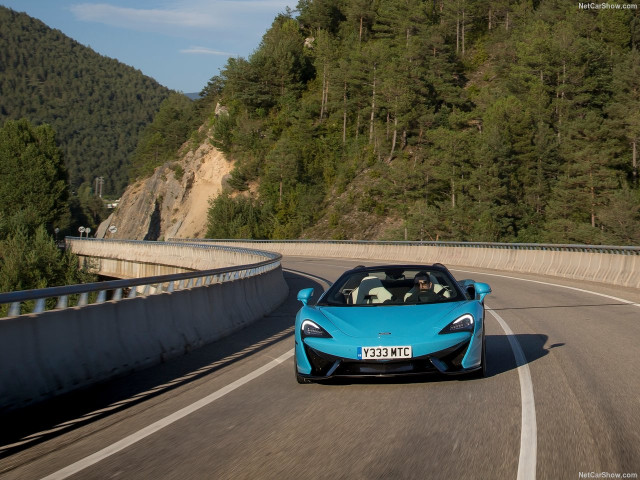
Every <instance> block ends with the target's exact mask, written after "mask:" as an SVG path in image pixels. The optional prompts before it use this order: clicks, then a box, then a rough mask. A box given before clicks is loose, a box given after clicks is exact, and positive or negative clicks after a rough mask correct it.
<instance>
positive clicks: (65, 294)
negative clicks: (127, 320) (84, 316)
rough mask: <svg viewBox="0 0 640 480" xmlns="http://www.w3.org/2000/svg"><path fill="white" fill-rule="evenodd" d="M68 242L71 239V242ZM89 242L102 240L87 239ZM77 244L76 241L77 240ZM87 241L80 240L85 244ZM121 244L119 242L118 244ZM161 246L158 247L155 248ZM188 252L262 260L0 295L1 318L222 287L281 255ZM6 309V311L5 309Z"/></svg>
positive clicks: (270, 267) (220, 248)
mask: <svg viewBox="0 0 640 480" xmlns="http://www.w3.org/2000/svg"><path fill="white" fill-rule="evenodd" d="M70 240H71V239H70ZM88 240H89V241H90V242H96V243H99V242H104V241H103V240H94V239H88ZM76 241H77V240H76ZM85 241H87V240H84V239H83V240H82V242H85ZM120 243H122V242H120ZM125 243H129V244H131V245H141V244H148V242H141V241H126V242H125ZM163 244H164V245H163V246H167V245H168V246H172V245H173V246H176V245H177V246H183V244H182V245H181V244H178V243H172V242H163ZM158 245H160V244H158ZM191 248H199V249H202V250H215V251H217V252H225V253H235V254H240V255H251V256H255V257H257V258H264V259H265V260H263V261H259V262H256V263H251V264H245V265H234V266H229V267H224V268H215V269H207V270H202V271H193V272H186V273H176V274H170V275H158V276H151V277H144V278H135V279H126V280H111V281H104V282H96V283H87V284H81V285H67V286H62V287H49V288H41V289H35V290H22V291H17V292H9V293H0V316H3V315H2V314H4V313H5V312H6V316H8V317H15V316H18V315H21V314H25V313H42V312H44V311H47V310H54V309H57V310H59V309H64V308H69V307H76V306H85V305H90V304H96V303H104V302H106V301H107V300H120V299H122V298H135V297H136V296H148V295H156V294H161V293H165V292H174V291H180V290H184V289H189V288H193V287H200V286H207V285H211V284H213V283H224V282H229V281H234V280H238V279H243V278H247V277H252V276H255V275H260V274H262V273H265V272H268V271H270V270H273V269H275V268H278V267H279V266H280V261H281V259H282V255H280V254H278V253H271V252H264V251H259V250H253V249H248V248H240V247H228V246H218V245H191ZM7 306H8V308H7Z"/></svg>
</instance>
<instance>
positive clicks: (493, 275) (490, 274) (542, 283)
mask: <svg viewBox="0 0 640 480" xmlns="http://www.w3.org/2000/svg"><path fill="white" fill-rule="evenodd" d="M452 270H453V271H455V272H462V273H477V274H478V275H488V276H490V277H500V278H508V279H509V280H521V281H523V282H531V283H539V284H540V285H549V286H551V287H560V288H566V289H568V290H574V291H576V292H582V293H590V294H592V295H597V296H599V297H604V298H608V299H610V300H615V301H617V302H620V303H626V304H627V305H631V306H632V307H639V308H640V303H636V302H632V301H631V300H625V299H624V298H620V297H614V296H612V295H607V294H605V293H598V292H594V291H593V290H585V289H583V288H577V287H570V286H568V285H560V284H558V283H551V282H542V281H540V280H531V279H528V278H519V277H511V276H509V275H499V274H497V273H485V272H472V271H469V270H458V269H457V268H456V269H452Z"/></svg>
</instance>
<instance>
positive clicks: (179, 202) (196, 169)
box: [96, 139, 232, 240]
mask: <svg viewBox="0 0 640 480" xmlns="http://www.w3.org/2000/svg"><path fill="white" fill-rule="evenodd" d="M186 149H187V147H186V146H185V147H184V148H183V153H182V156H181V158H180V159H179V160H176V161H174V162H168V163H166V164H164V165H163V166H161V167H158V168H156V170H155V171H154V173H153V175H152V176H151V177H149V178H146V179H144V180H140V181H137V182H136V183H134V184H132V185H129V186H128V187H127V189H126V190H125V192H124V193H123V195H122V197H121V199H120V204H119V205H118V208H117V209H116V210H115V211H114V212H113V213H112V214H111V215H110V216H109V218H108V219H107V220H105V221H104V222H103V223H102V224H101V225H100V228H98V231H97V233H96V237H97V238H118V239H128V240H167V239H169V238H202V237H204V235H205V233H206V230H207V211H208V208H209V199H210V198H212V197H215V196H217V195H219V194H220V192H221V191H222V187H223V184H224V178H225V176H226V175H228V174H229V173H230V172H231V169H232V164H231V162H229V161H227V159H226V158H225V156H224V154H223V153H222V152H220V151H219V150H217V149H216V148H215V147H213V146H212V145H211V143H210V142H209V139H206V140H205V141H204V142H203V143H202V144H201V145H200V146H199V147H198V148H197V150H195V151H191V150H190V151H186ZM110 227H116V229H117V231H116V232H115V233H112V232H111V231H110V230H109V228H110Z"/></svg>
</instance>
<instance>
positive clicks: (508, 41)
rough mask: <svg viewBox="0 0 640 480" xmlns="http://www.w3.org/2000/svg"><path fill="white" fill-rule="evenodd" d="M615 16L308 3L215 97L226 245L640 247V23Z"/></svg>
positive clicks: (570, 9) (512, 7) (436, 4)
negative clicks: (401, 242) (225, 190)
mask: <svg viewBox="0 0 640 480" xmlns="http://www.w3.org/2000/svg"><path fill="white" fill-rule="evenodd" d="M608 5H609V7H610V8H607V9H581V8H580V6H579V4H578V2H575V1H574V0H542V1H533V2H532V1H531V0H516V1H513V0H512V1H506V0H455V1H454V0H451V1H450V0H427V1H423V0H385V1H374V0H301V1H300V2H299V4H298V8H297V11H296V12H288V13H287V14H284V15H281V16H279V17H278V18H276V20H275V21H274V23H273V25H272V27H271V28H270V29H269V30H268V32H267V33H266V34H265V36H264V37H263V40H262V43H261V44H260V45H259V47H258V48H257V49H256V50H255V52H254V53H253V54H252V55H251V56H250V57H249V58H248V59H243V58H235V59H230V60H229V62H228V63H227V65H226V67H225V69H224V70H223V71H222V72H221V75H220V76H216V77H214V78H212V79H211V82H210V84H209V85H208V87H207V88H206V91H205V93H207V96H208V98H209V101H210V102H211V101H212V99H215V100H216V101H220V103H221V104H222V105H224V106H225V107H226V108H227V109H228V115H225V114H220V115H218V116H217V117H215V119H214V129H215V134H216V139H217V145H218V146H219V147H220V148H222V149H223V150H224V151H225V152H226V153H227V154H228V155H229V156H230V157H231V158H232V159H234V160H235V161H236V167H235V170H234V172H233V178H232V179H231V182H230V183H231V185H232V186H233V188H234V189H235V192H232V194H230V195H228V196H222V197H219V198H218V199H216V200H215V201H214V202H213V203H212V207H211V210H210V221H209V233H208V234H209V236H217V237H234V236H235V237H246V236H254V237H266V238H295V237H298V236H301V235H302V236H313V237H327V238H388V239H404V238H407V239H422V240H436V239H439V240H474V241H509V242H512V241H517V242H584V243H593V244H598V243H612V244H636V245H637V244H639V243H640V193H639V186H638V161H637V150H638V148H637V142H638V138H639V137H640V52H638V46H639V45H640V12H639V11H638V10H635V9H623V8H620V9H617V8H616V6H615V4H613V3H612V4H608ZM239 192H242V193H241V194H240V195H238V193H239Z"/></svg>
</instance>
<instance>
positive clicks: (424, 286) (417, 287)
mask: <svg viewBox="0 0 640 480" xmlns="http://www.w3.org/2000/svg"><path fill="white" fill-rule="evenodd" d="M438 299H439V297H438V295H437V294H436V292H434V291H433V282H432V281H431V277H430V276H429V274H428V273H427V272H424V271H422V272H418V273H417V274H416V276H415V277H413V288H412V289H411V290H409V291H408V292H407V294H406V295H405V297H404V301H405V303H431V302H435V301H436V300H438Z"/></svg>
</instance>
